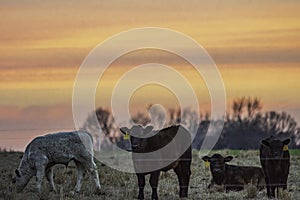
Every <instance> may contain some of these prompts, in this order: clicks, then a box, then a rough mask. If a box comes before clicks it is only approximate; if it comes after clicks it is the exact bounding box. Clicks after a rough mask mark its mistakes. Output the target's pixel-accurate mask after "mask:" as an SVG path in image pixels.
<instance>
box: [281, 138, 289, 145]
mask: <svg viewBox="0 0 300 200" xmlns="http://www.w3.org/2000/svg"><path fill="white" fill-rule="evenodd" d="M290 142H291V139H290V138H288V139H286V140H283V141H282V144H284V145H288V144H289V143H290Z"/></svg>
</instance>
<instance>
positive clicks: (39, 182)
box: [35, 163, 45, 194]
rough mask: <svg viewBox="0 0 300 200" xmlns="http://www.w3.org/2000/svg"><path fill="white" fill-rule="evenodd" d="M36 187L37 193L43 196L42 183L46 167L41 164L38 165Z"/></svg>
mask: <svg viewBox="0 0 300 200" xmlns="http://www.w3.org/2000/svg"><path fill="white" fill-rule="evenodd" d="M35 167H36V184H37V185H36V186H37V191H38V193H39V194H41V191H42V182H43V178H44V176H45V166H44V165H42V164H39V163H36V166H35Z"/></svg>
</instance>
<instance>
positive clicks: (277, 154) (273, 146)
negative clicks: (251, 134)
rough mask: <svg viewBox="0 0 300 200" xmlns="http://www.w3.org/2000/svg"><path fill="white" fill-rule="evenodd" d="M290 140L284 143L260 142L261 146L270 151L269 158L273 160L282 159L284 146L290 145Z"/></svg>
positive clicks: (273, 141)
mask: <svg viewBox="0 0 300 200" xmlns="http://www.w3.org/2000/svg"><path fill="white" fill-rule="evenodd" d="M290 141H291V140H290V139H286V140H284V141H280V140H262V142H261V143H262V144H263V145H265V146H267V147H268V148H269V149H270V156H271V157H272V158H275V159H280V158H281V157H282V154H283V151H284V150H286V149H285V148H286V146H287V145H288V144H289V143H290Z"/></svg>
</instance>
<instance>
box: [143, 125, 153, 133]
mask: <svg viewBox="0 0 300 200" xmlns="http://www.w3.org/2000/svg"><path fill="white" fill-rule="evenodd" d="M152 130H153V126H147V127H146V128H144V134H148V133H150V132H151V131H152Z"/></svg>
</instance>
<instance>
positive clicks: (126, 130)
mask: <svg viewBox="0 0 300 200" xmlns="http://www.w3.org/2000/svg"><path fill="white" fill-rule="evenodd" d="M120 131H121V132H122V133H123V134H124V135H125V134H126V133H128V134H129V133H130V129H129V128H127V127H122V128H120Z"/></svg>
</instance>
